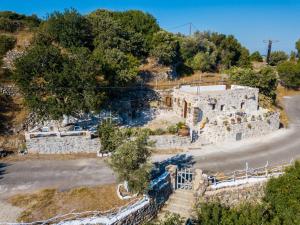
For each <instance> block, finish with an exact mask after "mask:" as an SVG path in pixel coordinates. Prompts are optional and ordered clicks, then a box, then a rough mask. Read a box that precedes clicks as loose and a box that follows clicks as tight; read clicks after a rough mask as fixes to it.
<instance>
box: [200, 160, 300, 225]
mask: <svg viewBox="0 0 300 225" xmlns="http://www.w3.org/2000/svg"><path fill="white" fill-rule="evenodd" d="M299 190H300V163H299V162H296V163H295V165H294V166H291V167H290V168H288V169H287V170H286V171H285V174H283V175H282V176H280V177H279V178H272V179H271V180H269V181H268V183H267V186H266V190H265V197H264V199H263V201H262V203H260V204H257V205H250V204H245V205H240V206H238V207H236V208H229V207H227V206H223V205H221V204H220V203H218V202H214V203H206V204H203V203H201V204H200V206H199V207H198V210H197V211H198V221H197V222H198V223H197V224H201V225H215V224H222V225H233V224H237V225H254V224H264V225H298V224H300V205H299V199H300V191H299Z"/></svg>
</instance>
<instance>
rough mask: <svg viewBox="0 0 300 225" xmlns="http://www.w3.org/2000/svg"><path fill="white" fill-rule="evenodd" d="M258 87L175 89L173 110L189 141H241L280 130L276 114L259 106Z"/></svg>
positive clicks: (222, 86) (189, 87)
mask: <svg viewBox="0 0 300 225" xmlns="http://www.w3.org/2000/svg"><path fill="white" fill-rule="evenodd" d="M258 93H259V90H258V89H257V88H251V87H246V86H237V85H232V86H231V87H230V89H228V88H227V87H226V86H225V85H214V86H195V87H193V86H182V87H180V88H175V89H174V91H173V95H172V109H173V110H174V111H175V112H176V114H177V115H179V116H181V117H183V118H184V119H185V120H186V124H187V125H188V126H189V128H190V134H191V139H192V141H201V140H203V139H204V140H205V141H209V142H211V143H215V142H222V141H233V140H241V139H244V138H249V137H255V136H260V135H265V134H267V133H270V132H272V131H275V130H277V129H279V113H278V112H272V111H269V110H267V109H263V108H260V107H259V106H258Z"/></svg>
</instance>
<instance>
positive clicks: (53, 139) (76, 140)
mask: <svg viewBox="0 0 300 225" xmlns="http://www.w3.org/2000/svg"><path fill="white" fill-rule="evenodd" d="M150 140H151V141H154V142H155V148H157V149H178V148H183V147H184V146H188V145H189V144H190V139H189V138H187V137H179V136H176V135H155V136H150ZM26 146H27V149H28V152H29V153H39V154H70V153H96V152H98V151H99V150H100V147H101V142H100V139H99V138H91V137H90V136H61V137H60V136H46V137H34V138H26Z"/></svg>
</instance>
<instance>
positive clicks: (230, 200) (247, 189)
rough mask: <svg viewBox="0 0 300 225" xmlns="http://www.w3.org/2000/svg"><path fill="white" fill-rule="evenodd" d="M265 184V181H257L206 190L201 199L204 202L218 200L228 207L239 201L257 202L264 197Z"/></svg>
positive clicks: (237, 203) (239, 202)
mask: <svg viewBox="0 0 300 225" xmlns="http://www.w3.org/2000/svg"><path fill="white" fill-rule="evenodd" d="M265 186H266V182H259V183H252V184H246V185H241V186H237V187H230V188H223V189H219V190H207V191H206V192H205V193H204V195H203V196H202V198H201V199H202V201H204V202H206V203H209V202H220V203H221V204H223V205H226V206H230V207H234V206H237V205H239V204H241V203H259V202H260V201H261V200H262V198H263V197H264V190H265Z"/></svg>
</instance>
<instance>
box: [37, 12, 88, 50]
mask: <svg viewBox="0 0 300 225" xmlns="http://www.w3.org/2000/svg"><path fill="white" fill-rule="evenodd" d="M40 33H41V34H43V33H45V34H46V35H49V36H50V37H51V39H52V40H53V41H55V42H58V43H59V44H60V45H61V46H63V47H65V48H71V47H89V48H91V45H92V43H91V42H92V37H91V25H90V23H89V21H88V20H87V19H86V18H85V17H84V16H82V15H80V14H79V13H78V12H77V11H76V10H74V9H70V10H65V11H64V12H63V13H60V12H54V13H52V14H50V16H49V17H48V18H47V20H46V21H45V22H44V23H43V24H42V27H41V31H40Z"/></svg>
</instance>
